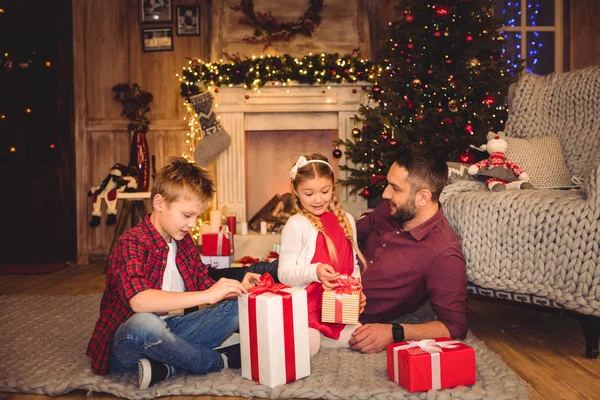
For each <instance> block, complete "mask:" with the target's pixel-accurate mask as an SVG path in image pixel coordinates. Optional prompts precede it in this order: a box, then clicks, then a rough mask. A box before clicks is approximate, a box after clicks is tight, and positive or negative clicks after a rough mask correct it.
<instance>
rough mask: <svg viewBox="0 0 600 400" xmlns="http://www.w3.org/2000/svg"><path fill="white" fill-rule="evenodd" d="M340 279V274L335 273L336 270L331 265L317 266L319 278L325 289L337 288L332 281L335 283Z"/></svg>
mask: <svg viewBox="0 0 600 400" xmlns="http://www.w3.org/2000/svg"><path fill="white" fill-rule="evenodd" d="M339 277H340V273H339V272H335V269H333V267H332V266H331V265H327V264H319V265H317V278H318V279H319V281H321V283H322V284H323V289H325V290H331V289H333V288H334V287H335V285H334V284H333V283H332V281H335V280H336V279H338V278H339Z"/></svg>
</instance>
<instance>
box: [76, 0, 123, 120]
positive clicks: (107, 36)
mask: <svg viewBox="0 0 600 400" xmlns="http://www.w3.org/2000/svg"><path fill="white" fill-rule="evenodd" d="M85 4H86V18H85V28H84V29H85V30H86V35H85V80H86V86H87V90H86V105H87V117H88V119H90V120H95V119H117V118H121V117H120V116H119V113H120V112H121V109H120V106H119V105H118V103H116V102H114V101H113V100H112V98H111V87H112V86H113V85H114V84H116V83H119V82H127V80H128V78H129V76H128V69H129V68H128V66H129V61H128V57H127V47H128V40H127V37H128V29H129V28H128V26H127V23H126V22H127V16H128V15H129V12H128V6H129V5H130V1H126V2H122V1H119V0H112V1H106V0H89V1H87V2H86V3H85Z"/></svg>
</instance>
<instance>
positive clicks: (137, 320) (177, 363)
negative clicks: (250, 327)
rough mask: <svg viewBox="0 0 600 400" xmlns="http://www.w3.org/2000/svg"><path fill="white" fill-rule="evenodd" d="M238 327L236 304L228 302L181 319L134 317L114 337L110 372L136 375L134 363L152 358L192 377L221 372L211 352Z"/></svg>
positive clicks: (217, 358) (218, 359)
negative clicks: (130, 372) (186, 372)
mask: <svg viewBox="0 0 600 400" xmlns="http://www.w3.org/2000/svg"><path fill="white" fill-rule="evenodd" d="M238 327H239V320H238V307H237V300H227V301H224V302H222V303H219V304H217V305H215V306H211V307H206V308H203V309H201V310H198V311H195V312H192V313H190V314H187V315H183V316H180V317H172V318H169V319H166V320H163V319H161V318H160V317H159V316H157V315H156V314H154V313H136V314H134V315H132V316H131V317H130V318H129V319H128V320H127V321H125V323H124V324H123V325H121V326H120V327H119V329H117V332H116V333H115V335H114V336H113V340H112V347H111V356H110V369H111V371H113V372H127V371H134V370H135V371H137V362H138V361H139V360H141V359H142V358H151V359H153V360H156V361H160V362H162V363H164V364H167V365H170V366H172V367H174V368H175V371H180V370H186V371H188V372H190V373H192V374H207V373H209V372H216V371H220V370H222V369H223V366H224V365H223V359H222V358H221V354H220V353H218V352H216V351H215V350H213V348H215V347H217V346H219V345H220V344H221V343H222V342H223V341H224V340H225V339H226V338H227V337H228V336H229V335H231V334H232V333H233V332H235V331H236V330H237V329H238Z"/></svg>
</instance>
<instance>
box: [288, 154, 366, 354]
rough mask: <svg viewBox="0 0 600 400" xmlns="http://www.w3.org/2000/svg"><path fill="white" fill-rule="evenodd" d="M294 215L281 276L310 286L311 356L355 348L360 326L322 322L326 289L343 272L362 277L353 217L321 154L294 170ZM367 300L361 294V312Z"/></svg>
mask: <svg viewBox="0 0 600 400" xmlns="http://www.w3.org/2000/svg"><path fill="white" fill-rule="evenodd" d="M290 179H291V184H292V195H293V198H294V211H295V212H296V214H294V215H293V216H291V217H290V218H289V220H288V222H287V223H286V225H285V226H284V228H283V231H282V232H281V254H280V256H279V268H278V273H277V275H278V277H279V280H280V281H281V283H284V284H286V285H290V286H297V287H306V291H307V298H308V326H309V344H310V353H311V356H313V355H315V354H316V353H317V352H318V351H319V348H320V346H321V345H322V346H323V347H350V346H349V344H348V340H350V338H351V337H352V332H354V330H355V329H356V328H357V327H358V326H359V325H344V324H332V323H325V322H321V298H322V295H323V289H324V288H325V289H332V288H334V286H335V281H336V280H337V279H338V278H339V276H340V274H347V275H352V276H354V277H357V278H360V268H359V264H358V259H360V261H361V262H362V265H363V266H365V267H366V263H365V260H364V257H363V255H362V254H361V252H360V250H359V249H358V246H357V245H356V225H355V223H354V218H352V216H351V215H350V214H348V213H346V212H345V211H344V209H343V207H342V205H341V204H340V202H339V201H338V200H337V199H336V198H335V196H334V195H333V191H334V182H335V181H334V175H333V168H332V167H331V164H329V162H328V160H327V158H325V157H324V156H322V155H321V154H311V155H310V156H301V157H300V158H298V161H297V162H296V164H295V165H294V166H293V167H292V169H291V170H290ZM365 304H366V299H365V298H364V296H363V295H362V292H361V308H360V312H362V310H363V309H364V305H365Z"/></svg>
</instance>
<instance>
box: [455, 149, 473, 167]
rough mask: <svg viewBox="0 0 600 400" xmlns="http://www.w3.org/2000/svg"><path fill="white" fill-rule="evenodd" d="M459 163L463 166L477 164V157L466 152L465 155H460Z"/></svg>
mask: <svg viewBox="0 0 600 400" xmlns="http://www.w3.org/2000/svg"><path fill="white" fill-rule="evenodd" d="M458 161H460V162H461V163H463V164H473V163H475V156H474V155H473V154H471V153H469V152H468V151H465V152H464V153H460V154H459V155H458Z"/></svg>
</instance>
